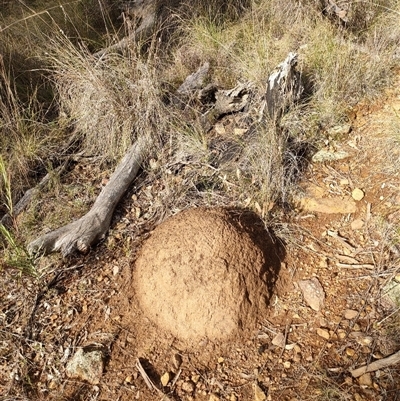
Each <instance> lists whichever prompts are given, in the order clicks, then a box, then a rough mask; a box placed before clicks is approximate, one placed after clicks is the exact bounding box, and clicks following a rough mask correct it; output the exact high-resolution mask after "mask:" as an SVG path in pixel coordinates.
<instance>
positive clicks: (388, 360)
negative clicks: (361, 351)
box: [350, 351, 400, 377]
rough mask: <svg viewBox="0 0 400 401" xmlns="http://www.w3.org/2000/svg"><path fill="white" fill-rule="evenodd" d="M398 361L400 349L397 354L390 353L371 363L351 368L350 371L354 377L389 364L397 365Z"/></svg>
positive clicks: (399, 359) (399, 361) (399, 360)
mask: <svg viewBox="0 0 400 401" xmlns="http://www.w3.org/2000/svg"><path fill="white" fill-rule="evenodd" d="M396 363H400V351H397V352H396V353H395V354H393V355H390V356H388V357H386V358H383V359H379V360H377V361H374V362H372V363H370V364H369V365H365V366H361V367H360V368H357V369H353V370H350V373H351V375H352V376H353V377H360V376H362V375H363V374H364V373H368V372H375V371H376V370H379V369H383V368H387V367H389V366H392V365H395V364H396Z"/></svg>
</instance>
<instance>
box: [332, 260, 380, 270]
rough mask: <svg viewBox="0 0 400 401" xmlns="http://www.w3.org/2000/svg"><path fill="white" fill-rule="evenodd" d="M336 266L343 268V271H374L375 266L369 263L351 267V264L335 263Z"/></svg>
mask: <svg viewBox="0 0 400 401" xmlns="http://www.w3.org/2000/svg"><path fill="white" fill-rule="evenodd" d="M336 266H337V267H343V268H345V269H368V270H374V269H375V266H374V265H371V264H369V263H365V264H359V265H352V264H348V263H340V262H337V263H336Z"/></svg>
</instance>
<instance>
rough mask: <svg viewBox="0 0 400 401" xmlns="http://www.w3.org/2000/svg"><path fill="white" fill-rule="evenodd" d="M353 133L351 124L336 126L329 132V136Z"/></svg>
mask: <svg viewBox="0 0 400 401" xmlns="http://www.w3.org/2000/svg"><path fill="white" fill-rule="evenodd" d="M350 131H351V125H350V124H343V125H335V126H334V127H332V128H330V129H329V130H328V133H329V135H347V134H348V133H349V132H350Z"/></svg>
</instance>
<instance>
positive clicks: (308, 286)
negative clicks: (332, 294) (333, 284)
mask: <svg viewBox="0 0 400 401" xmlns="http://www.w3.org/2000/svg"><path fill="white" fill-rule="evenodd" d="M299 287H300V289H301V291H302V293H303V297H304V300H305V301H306V302H307V304H308V305H309V306H310V307H311V309H313V310H315V311H317V312H318V311H320V310H321V308H323V306H324V304H325V292H324V289H323V288H322V286H321V283H320V282H319V281H318V279H317V278H316V277H313V278H312V279H310V280H301V281H299Z"/></svg>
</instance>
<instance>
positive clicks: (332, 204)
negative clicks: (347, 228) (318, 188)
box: [300, 196, 357, 214]
mask: <svg viewBox="0 0 400 401" xmlns="http://www.w3.org/2000/svg"><path fill="white" fill-rule="evenodd" d="M300 206H301V208H302V209H303V210H306V211H308V212H317V213H325V214H334V213H341V214H348V213H355V212H356V211H357V206H356V204H355V202H354V200H353V199H342V198H341V197H338V196H336V197H332V198H321V199H317V198H303V199H301V200H300Z"/></svg>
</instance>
